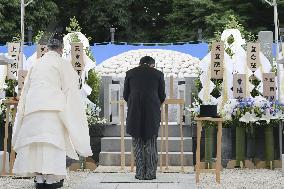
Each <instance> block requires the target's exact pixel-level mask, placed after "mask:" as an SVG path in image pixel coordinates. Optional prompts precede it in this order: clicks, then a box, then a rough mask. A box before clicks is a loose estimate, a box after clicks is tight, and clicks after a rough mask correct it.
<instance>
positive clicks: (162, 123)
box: [160, 105, 165, 172]
mask: <svg viewBox="0 0 284 189" xmlns="http://www.w3.org/2000/svg"><path fill="white" fill-rule="evenodd" d="M164 112H165V111H164V106H163V105H162V106H161V140H160V143H161V144H160V146H161V149H160V171H161V172H163V150H164Z"/></svg>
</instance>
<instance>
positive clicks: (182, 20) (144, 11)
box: [0, 0, 284, 43]
mask: <svg viewBox="0 0 284 189" xmlns="http://www.w3.org/2000/svg"><path fill="white" fill-rule="evenodd" d="M277 3H278V10H279V19H280V26H282V27H284V24H283V23H284V21H283V19H284V0H278V1H277ZM230 15H234V16H235V17H236V19H237V20H238V21H239V22H240V24H242V25H243V26H244V28H245V29H246V30H247V31H249V32H252V33H254V34H257V33H258V32H259V31H260V30H272V31H274V21H273V7H271V6H270V5H268V4H267V3H264V1H263V0H249V1H248V0H108V1H105V0H44V1H42V0H34V2H33V3H32V4H30V5H29V6H28V7H27V9H26V26H32V27H33V30H34V33H35V34H36V33H37V32H38V31H39V30H43V31H44V30H45V28H46V27H47V26H48V25H49V23H50V22H52V21H54V20H57V21H58V22H59V23H60V25H61V26H62V27H63V28H65V27H66V26H67V25H68V23H69V19H70V18H73V17H74V16H75V17H76V18H77V19H78V21H79V23H80V25H81V27H82V32H83V33H84V34H86V35H87V36H90V37H92V42H94V41H95V42H103V41H110V32H109V29H110V27H114V28H116V33H115V34H116V35H115V36H116V37H115V39H116V41H126V42H175V41H189V40H196V39H197V31H198V29H199V28H201V29H203V36H204V38H205V39H211V38H212V37H214V32H216V31H222V30H223V27H224V24H225V23H227V21H228V19H229V16H230ZM19 32H20V0H0V42H1V43H5V42H7V41H10V40H11V39H12V37H14V36H16V34H18V33H19Z"/></svg>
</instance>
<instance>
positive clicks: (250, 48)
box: [247, 43, 260, 73]
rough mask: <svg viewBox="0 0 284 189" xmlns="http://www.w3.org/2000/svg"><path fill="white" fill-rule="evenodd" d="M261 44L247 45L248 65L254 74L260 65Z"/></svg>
mask: <svg viewBox="0 0 284 189" xmlns="http://www.w3.org/2000/svg"><path fill="white" fill-rule="evenodd" d="M259 52H260V43H248V44H247V65H248V67H249V69H250V70H251V71H252V72H253V73H254V72H255V71H256V70H257V69H258V68H259V65H260V58H259Z"/></svg>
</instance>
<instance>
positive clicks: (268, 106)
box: [222, 96, 284, 168]
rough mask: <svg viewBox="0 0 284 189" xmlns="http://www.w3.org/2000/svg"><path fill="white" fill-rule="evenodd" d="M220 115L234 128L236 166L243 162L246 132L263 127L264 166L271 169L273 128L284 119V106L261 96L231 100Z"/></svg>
mask: <svg viewBox="0 0 284 189" xmlns="http://www.w3.org/2000/svg"><path fill="white" fill-rule="evenodd" d="M222 115H223V116H224V118H225V119H226V120H227V121H228V122H230V124H232V125H234V126H235V127H236V161H237V166H240V163H241V162H242V163H244V160H245V147H246V145H245V135H246V130H248V129H249V128H250V130H254V129H255V127H257V126H262V127H264V139H265V160H266V166H267V167H270V168H272V167H273V166H274V165H273V160H274V136H273V127H274V126H277V125H279V122H280V121H281V120H283V119H284V105H283V104H281V103H278V102H277V101H268V100H267V99H265V98H263V97H262V96H256V97H254V98H247V99H242V100H237V99H231V100H229V101H228V102H227V103H226V104H225V106H224V109H223V112H222Z"/></svg>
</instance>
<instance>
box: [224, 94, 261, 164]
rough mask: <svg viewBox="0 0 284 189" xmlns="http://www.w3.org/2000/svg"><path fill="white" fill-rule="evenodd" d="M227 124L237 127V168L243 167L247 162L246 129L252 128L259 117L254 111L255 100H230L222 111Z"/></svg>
mask: <svg viewBox="0 0 284 189" xmlns="http://www.w3.org/2000/svg"><path fill="white" fill-rule="evenodd" d="M221 114H222V115H223V117H224V118H225V119H226V120H227V124H230V125H233V126H235V127H236V166H237V167H241V166H242V165H244V161H245V151H246V129H247V128H252V124H253V123H254V122H256V121H257V120H258V119H257V116H256V114H255V110H254V99H253V98H247V99H240V100H237V99H230V100H229V101H228V102H227V103H226V104H225V105H224V108H223V110H222V113H221Z"/></svg>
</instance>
